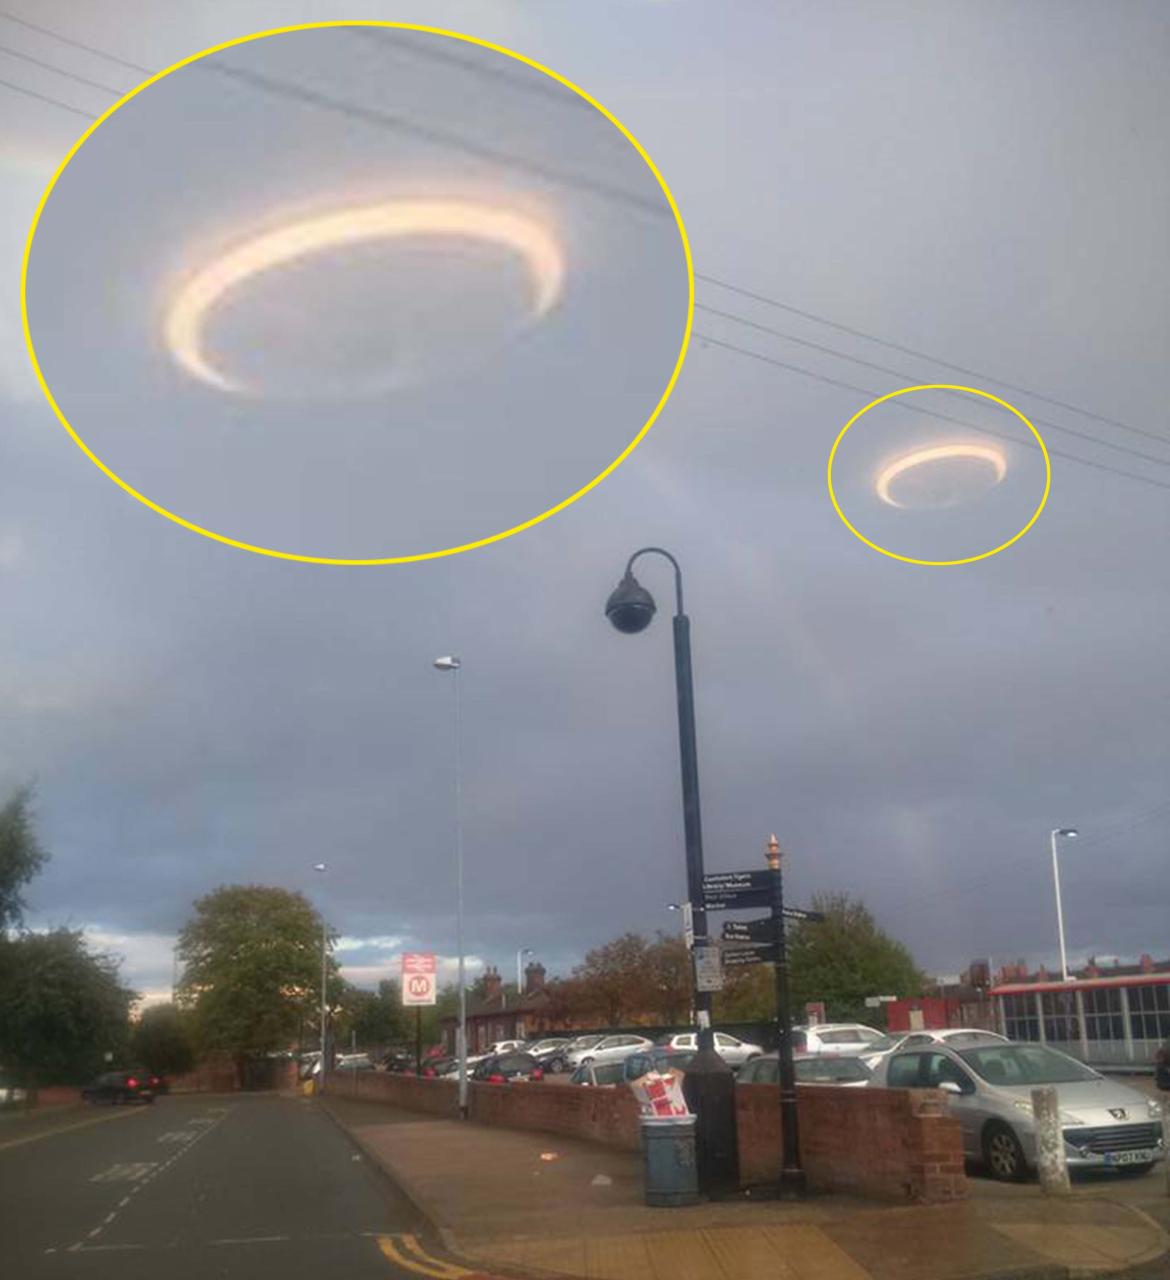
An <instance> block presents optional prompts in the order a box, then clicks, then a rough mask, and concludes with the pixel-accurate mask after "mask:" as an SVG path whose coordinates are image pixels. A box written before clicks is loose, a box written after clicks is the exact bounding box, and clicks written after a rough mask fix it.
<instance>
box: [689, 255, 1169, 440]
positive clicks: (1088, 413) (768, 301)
mask: <svg viewBox="0 0 1170 1280" xmlns="http://www.w3.org/2000/svg"><path fill="white" fill-rule="evenodd" d="M695 278H696V279H698V280H704V281H706V282H707V284H713V285H717V286H718V287H719V288H720V289H727V290H728V291H730V292H731V293H738V294H741V295H742V296H743V297H745V298H751V299H753V300H754V301H756V302H762V303H764V305H765V306H769V307H776V308H778V309H779V310H781V311H788V312H791V314H792V315H796V316H803V317H804V319H806V320H812V321H814V322H815V323H816V324H823V325H825V326H826V327H827V328H830V329H836V330H838V332H840V333H848V334H850V335H851V336H852V337H854V338H863V339H864V340H865V341H866V342H876V343H877V344H878V346H881V347H888V348H889V349H890V350H891V351H900V352H901V353H902V354H903V355H906V356H914V357H915V358H916V359H918V360H929V361H930V362H931V364H937V365H939V366H940V367H941V368H943V369H952V370H954V372H955V373H961V374H963V375H964V376H965V377H968V378H982V379H983V381H984V382H990V383H992V384H993V385H995V386H997V387H1006V388H1007V389H1008V390H1009V391H1018V392H1020V393H1021V394H1023V395H1026V396H1032V398H1033V399H1035V400H1042V401H1043V402H1044V403H1045V404H1050V405H1052V406H1053V407H1054V408H1057V409H1066V410H1067V411H1068V412H1069V413H1079V414H1081V415H1082V416H1083V417H1086V418H1093V419H1094V420H1095V421H1097V422H1102V423H1105V424H1106V425H1107V426H1110V427H1119V428H1120V429H1121V430H1122V431H1132V432H1133V433H1134V435H1139V436H1146V437H1147V438H1148V439H1150V440H1160V441H1161V442H1162V443H1163V444H1165V443H1166V442H1167V437H1166V436H1162V435H1159V434H1158V433H1157V432H1154V431H1147V430H1145V429H1144V428H1142V427H1135V426H1133V425H1132V424H1130V423H1128V422H1122V421H1121V419H1120V418H1110V417H1107V416H1106V415H1105V414H1101V413H1095V412H1094V411H1093V410H1092V409H1084V408H1082V407H1081V406H1080V405H1075V404H1070V403H1069V402H1068V401H1067V400H1057V399H1056V398H1055V397H1054V396H1048V395H1045V394H1044V393H1043V392H1042V391H1036V390H1035V389H1034V388H1032V387H1025V386H1022V385H1021V384H1020V383H1017V382H1008V381H1007V380H1006V379H1004V378H993V377H992V376H991V375H990V374H989V373H980V372H979V370H978V369H971V368H968V367H967V366H966V365H961V364H955V363H954V362H953V361H950V360H944V359H943V358H942V357H941V356H934V355H931V354H930V353H929V352H927V351H920V350H918V349H917V348H916V347H908V346H905V345H904V344H902V343H900V342H892V341H890V340H889V339H888V338H879V337H878V336H877V334H874V333H867V332H866V331H865V330H864V329H855V328H854V327H853V326H851V325H847V324H842V323H841V322H840V321H839V320H830V319H829V317H828V316H823V315H819V314H818V313H817V312H815V311H806V310H804V309H803V308H801V307H796V306H793V305H792V303H790V302H781V301H780V299H779V298H773V297H770V296H769V295H768V294H766V293H756V292H755V291H754V290H752V289H745V288H744V287H743V286H742V285H738V284H732V283H731V281H729V280H721V279H720V278H719V277H718V276H711V275H705V274H704V273H702V272H698V271H697V272H696V273H695Z"/></svg>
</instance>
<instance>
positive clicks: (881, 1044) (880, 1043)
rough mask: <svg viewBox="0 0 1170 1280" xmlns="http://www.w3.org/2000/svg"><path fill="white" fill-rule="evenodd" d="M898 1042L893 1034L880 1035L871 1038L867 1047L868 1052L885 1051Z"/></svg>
mask: <svg viewBox="0 0 1170 1280" xmlns="http://www.w3.org/2000/svg"><path fill="white" fill-rule="evenodd" d="M897 1043H898V1041H897V1040H895V1039H894V1038H893V1037H892V1036H878V1038H877V1039H876V1040H871V1041H870V1042H869V1043H868V1044H867V1045H866V1046H865V1047H866V1050H867V1052H868V1051H870V1050H872V1051H874V1052H875V1053H884V1052H885V1051H886V1050H887V1049H892V1048H893V1047H894V1046H895V1045H896V1044H897Z"/></svg>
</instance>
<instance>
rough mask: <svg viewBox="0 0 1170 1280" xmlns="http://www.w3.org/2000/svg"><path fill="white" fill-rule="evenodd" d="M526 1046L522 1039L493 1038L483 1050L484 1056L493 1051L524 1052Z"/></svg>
mask: <svg viewBox="0 0 1170 1280" xmlns="http://www.w3.org/2000/svg"><path fill="white" fill-rule="evenodd" d="M527 1048H528V1046H527V1045H526V1044H525V1043H524V1041H523V1040H493V1041H492V1043H491V1044H489V1045H488V1047H487V1048H486V1049H485V1050H484V1054H483V1056H484V1057H487V1056H488V1055H489V1054H493V1053H512V1052H513V1051H518V1052H520V1053H526V1052H527Z"/></svg>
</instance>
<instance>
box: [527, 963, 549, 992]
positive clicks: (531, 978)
mask: <svg viewBox="0 0 1170 1280" xmlns="http://www.w3.org/2000/svg"><path fill="white" fill-rule="evenodd" d="M543 987H544V965H542V964H539V963H537V962H536V961H532V962H530V963H529V965H528V967H527V968H526V969H525V970H524V994H525V995H526V996H530V995H531V994H532V993H533V992H534V991H540V990H542V989H543Z"/></svg>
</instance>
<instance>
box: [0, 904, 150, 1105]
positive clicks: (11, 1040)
mask: <svg viewBox="0 0 1170 1280" xmlns="http://www.w3.org/2000/svg"><path fill="white" fill-rule="evenodd" d="M135 999H136V995H135V993H134V992H133V991H131V990H129V989H128V988H127V987H124V986H123V985H122V983H121V980H120V978H119V975H118V962H117V961H116V960H115V959H114V958H113V957H111V956H107V955H99V954H95V953H93V952H91V951H90V950H89V949H88V948H87V947H86V945H85V940H84V938H83V936H82V934H81V933H80V932H73V931H72V930H69V929H57V930H54V931H53V932H52V933H26V934H22V935H21V936H20V937H19V938H16V939H15V940H13V941H9V942H5V943H3V944H2V945H0V1061H3V1062H4V1064H5V1066H6V1068H7V1069H8V1070H9V1071H11V1072H12V1073H13V1074H14V1075H15V1076H16V1078H17V1081H18V1082H19V1083H21V1084H23V1085H24V1086H26V1087H27V1088H29V1089H31V1090H34V1091H35V1089H36V1088H37V1086H39V1085H42V1084H80V1083H83V1082H85V1081H86V1080H88V1079H89V1078H91V1077H92V1076H94V1075H95V1074H97V1073H98V1072H99V1071H100V1070H101V1069H102V1068H103V1066H104V1065H105V1063H106V1061H107V1059H106V1054H107V1053H108V1054H111V1055H112V1058H113V1060H114V1061H120V1060H122V1059H123V1058H124V1057H125V1053H126V1049H127V1045H128V1039H129V1011H130V1005H131V1003H132V1002H133V1001H134V1000H135Z"/></svg>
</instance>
